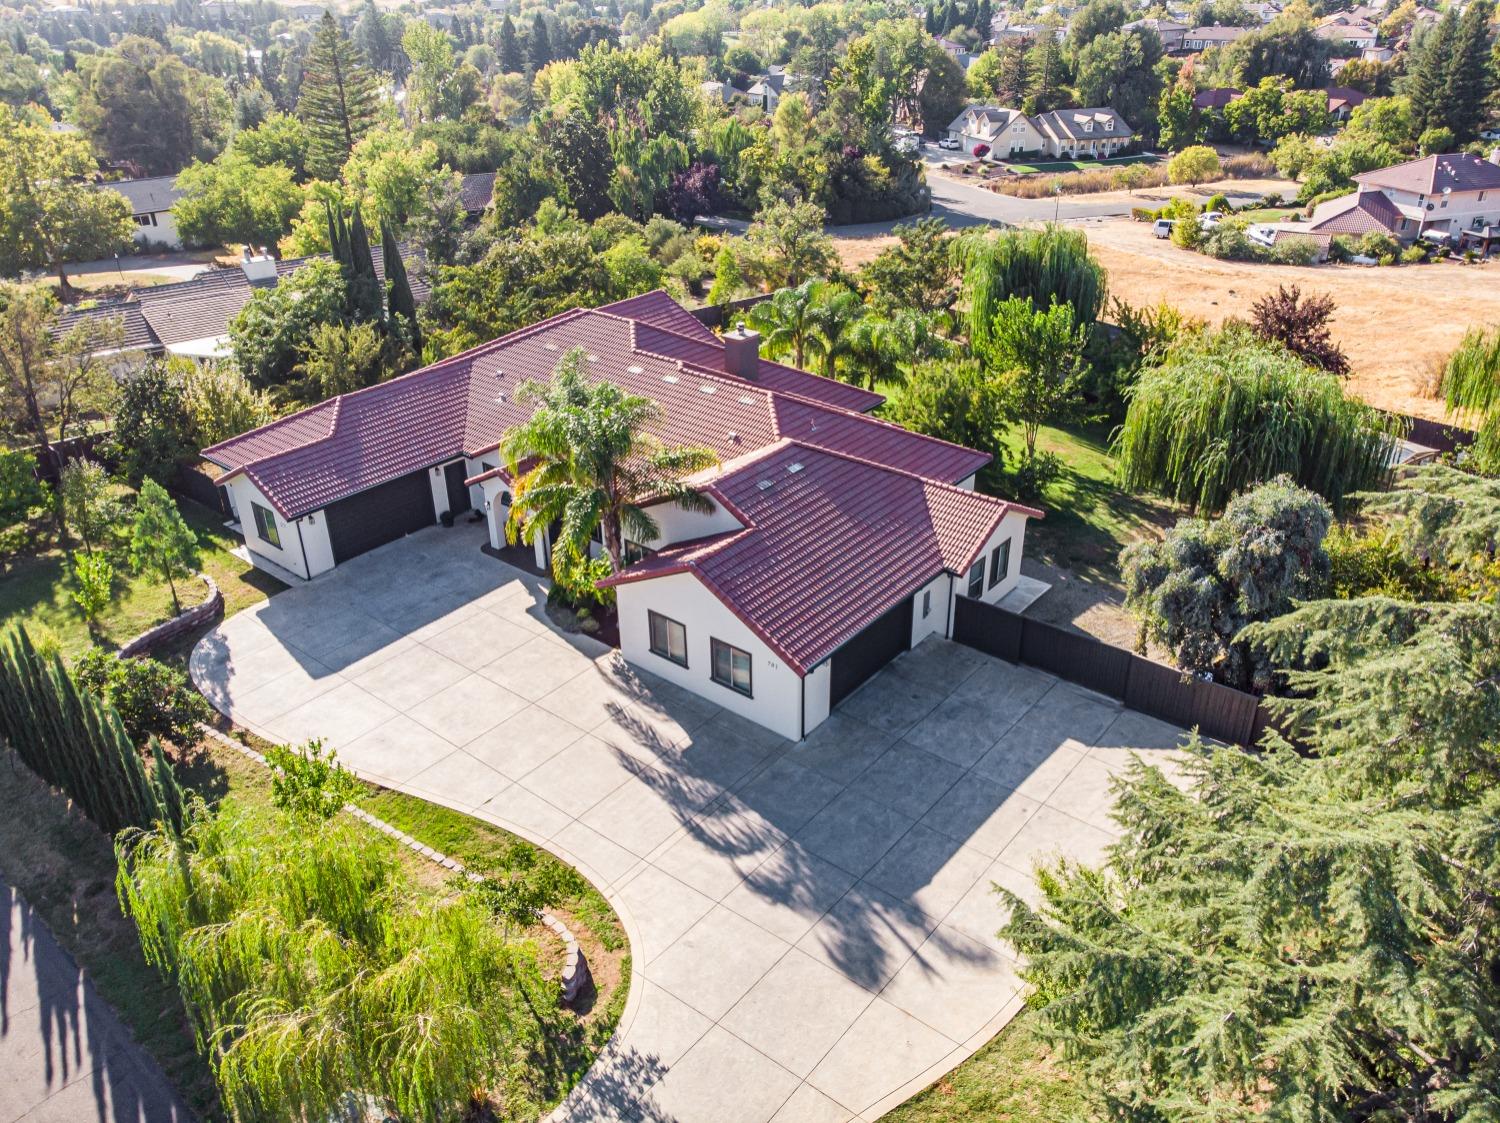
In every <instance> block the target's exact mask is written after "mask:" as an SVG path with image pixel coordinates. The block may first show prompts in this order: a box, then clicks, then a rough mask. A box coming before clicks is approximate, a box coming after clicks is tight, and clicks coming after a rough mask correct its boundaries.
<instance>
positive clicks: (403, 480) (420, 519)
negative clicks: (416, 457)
mask: <svg viewBox="0 0 1500 1123" xmlns="http://www.w3.org/2000/svg"><path fill="white" fill-rule="evenodd" d="M436 521H437V514H436V512H435V511H434V509H433V506H432V485H430V484H429V483H428V482H427V473H426V472H425V471H421V472H412V473H411V474H410V475H407V476H401V477H398V478H397V479H394V480H391V481H390V482H389V483H383V484H380V485H379V486H377V487H372V488H370V490H369V491H362V492H360V493H359V494H358V495H351V496H350V497H349V498H348V499H340V500H339V501H338V502H337V503H334V504H331V505H330V506H329V507H328V538H329V541H330V542H331V543H332V545H333V560H334V564H335V565H336V564H338V563H339V562H346V561H348V560H349V559H350V558H353V557H358V556H359V555H360V554H363V553H365V552H366V551H368V550H373V549H374V548H375V547H376V546H384V545H385V544H386V543H387V542H394V541H395V540H396V539H398V538H400V537H401V536H402V535H405V534H410V533H411V532H412V531H414V530H421V529H422V528H423V527H424V526H431V525H432V524H433V523H434V522H436Z"/></svg>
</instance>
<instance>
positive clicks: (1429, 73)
mask: <svg viewBox="0 0 1500 1123" xmlns="http://www.w3.org/2000/svg"><path fill="white" fill-rule="evenodd" d="M1457 38H1458V13H1457V11H1456V10H1455V9H1453V8H1449V9H1448V11H1447V12H1446V13H1445V14H1444V16H1443V18H1442V19H1440V20H1439V21H1438V23H1437V26H1436V27H1434V28H1432V29H1431V30H1430V31H1428V32H1427V34H1426V35H1424V36H1423V37H1422V39H1421V41H1420V43H1419V44H1418V47H1417V49H1416V50H1414V51H1412V52H1411V55H1412V58H1411V61H1410V63H1409V64H1408V70H1407V77H1406V88H1405V91H1404V92H1405V93H1406V95H1407V97H1408V98H1409V99H1410V100H1411V109H1412V116H1413V117H1414V118H1415V120H1414V121H1413V123H1412V132H1413V133H1414V134H1415V135H1417V136H1421V135H1422V134H1423V133H1424V132H1426V131H1427V130H1428V129H1436V128H1442V127H1444V118H1445V116H1446V114H1445V113H1444V109H1443V94H1444V87H1445V85H1446V84H1447V76H1448V60H1449V59H1450V58H1451V57H1452V55H1453V46H1454V41H1455V40H1456V39H1457Z"/></svg>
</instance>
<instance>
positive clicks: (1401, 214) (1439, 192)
mask: <svg viewBox="0 0 1500 1123" xmlns="http://www.w3.org/2000/svg"><path fill="white" fill-rule="evenodd" d="M1354 182H1355V183H1356V184H1357V185H1358V188H1357V190H1356V191H1354V192H1353V193H1352V194H1350V195H1345V196H1343V197H1342V198H1339V199H1331V200H1329V201H1328V202H1326V203H1323V204H1321V205H1320V206H1319V207H1318V208H1317V209H1316V210H1315V211H1314V212H1313V216H1312V221H1311V223H1310V224H1309V226H1308V229H1309V230H1311V231H1313V232H1323V233H1362V232H1364V231H1365V230H1372V229H1380V230H1384V231H1386V232H1387V233H1389V234H1392V235H1393V236H1395V237H1396V238H1399V239H1401V240H1402V241H1404V242H1411V241H1414V240H1415V239H1417V238H1419V237H1420V238H1426V239H1428V240H1440V241H1446V242H1449V243H1450V244H1452V245H1455V246H1457V245H1460V244H1462V243H1466V242H1473V241H1481V242H1482V243H1483V244H1484V245H1485V247H1486V248H1488V245H1489V243H1490V242H1492V241H1494V240H1495V239H1496V238H1497V236H1500V235H1497V233H1496V232H1495V231H1497V229H1500V148H1497V149H1495V150H1494V151H1492V152H1491V153H1490V156H1489V159H1482V158H1480V157H1478V156H1469V155H1463V154H1452V155H1446V156H1424V157H1422V158H1421V159H1420V160H1408V161H1407V162H1406V163H1404V164H1395V165H1393V166H1391V167H1388V168H1378V169H1376V170H1375V171H1370V172H1361V173H1360V174H1359V175H1356V176H1355V177H1354ZM1355 221H1358V222H1359V223H1360V224H1361V226H1360V229H1358V230H1355V229H1353V228H1352V226H1351V223H1353V222H1355Z"/></svg>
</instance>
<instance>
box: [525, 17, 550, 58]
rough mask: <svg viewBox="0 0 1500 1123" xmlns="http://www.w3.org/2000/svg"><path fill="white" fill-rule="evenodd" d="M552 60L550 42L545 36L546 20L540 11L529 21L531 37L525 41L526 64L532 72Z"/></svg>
mask: <svg viewBox="0 0 1500 1123" xmlns="http://www.w3.org/2000/svg"><path fill="white" fill-rule="evenodd" d="M551 61H552V44H551V42H550V40H549V39H548V37H547V21H546V20H545V19H543V18H542V13H541V12H538V13H537V14H536V19H534V20H532V21H531V38H530V39H528V40H527V41H526V65H527V68H528V69H529V70H531V71H532V73H535V72H536V71H538V70H540V69H541V68H542V67H544V66H546V65H547V64H548V63H549V62H551Z"/></svg>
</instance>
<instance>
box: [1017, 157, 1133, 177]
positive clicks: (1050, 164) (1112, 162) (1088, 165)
mask: <svg viewBox="0 0 1500 1123" xmlns="http://www.w3.org/2000/svg"><path fill="white" fill-rule="evenodd" d="M1154 163H1156V157H1155V156H1146V155H1140V154H1137V155H1134V156H1112V157H1110V158H1109V159H1108V160H1047V161H1043V162H1041V163H1036V164H1020V163H1012V162H1011V161H1002V162H1001V167H1005V168H1009V169H1010V170H1011V171H1013V172H1015V173H1016V174H1017V175H1029V174H1031V173H1033V172H1086V171H1089V170H1091V169H1093V168H1113V167H1118V166H1119V165H1121V164H1154Z"/></svg>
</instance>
